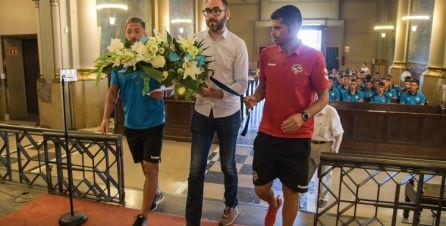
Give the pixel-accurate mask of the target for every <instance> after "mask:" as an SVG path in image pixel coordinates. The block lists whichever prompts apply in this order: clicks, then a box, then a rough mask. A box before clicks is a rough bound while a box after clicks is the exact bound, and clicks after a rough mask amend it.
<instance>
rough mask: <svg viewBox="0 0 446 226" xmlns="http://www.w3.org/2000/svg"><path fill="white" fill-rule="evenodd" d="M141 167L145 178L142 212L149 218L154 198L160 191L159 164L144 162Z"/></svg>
mask: <svg viewBox="0 0 446 226" xmlns="http://www.w3.org/2000/svg"><path fill="white" fill-rule="evenodd" d="M141 166H142V170H143V172H144V177H145V180H144V186H143V201H142V207H141V211H142V213H143V214H144V215H145V216H146V217H147V214H148V213H149V212H150V207H151V206H152V201H153V197H154V196H155V193H156V191H157V189H158V170H159V164H158V163H151V162H147V161H142V162H141Z"/></svg>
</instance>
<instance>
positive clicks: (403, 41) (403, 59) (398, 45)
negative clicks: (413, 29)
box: [389, 0, 410, 84]
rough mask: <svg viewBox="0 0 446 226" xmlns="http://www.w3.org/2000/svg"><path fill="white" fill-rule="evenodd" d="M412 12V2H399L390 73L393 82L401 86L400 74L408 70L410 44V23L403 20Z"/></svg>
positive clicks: (402, 0)
mask: <svg viewBox="0 0 446 226" xmlns="http://www.w3.org/2000/svg"><path fill="white" fill-rule="evenodd" d="M409 12H410V1H408V0H399V1H398V13H397V18H396V31H395V51H394V57H393V64H392V65H391V66H390V68H389V73H390V74H391V75H392V82H393V83H394V84H400V74H401V73H402V72H403V71H405V70H407V69H408V68H407V42H408V35H409V34H408V22H407V21H404V20H402V19H401V18H402V17H403V16H406V15H408V14H409Z"/></svg>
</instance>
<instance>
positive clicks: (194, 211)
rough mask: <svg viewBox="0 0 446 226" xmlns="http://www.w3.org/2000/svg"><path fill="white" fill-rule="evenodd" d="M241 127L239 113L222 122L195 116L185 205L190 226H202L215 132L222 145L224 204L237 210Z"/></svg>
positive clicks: (193, 117) (221, 119)
mask: <svg viewBox="0 0 446 226" xmlns="http://www.w3.org/2000/svg"><path fill="white" fill-rule="evenodd" d="M240 123H241V117H240V111H238V112H236V113H234V114H233V115H231V116H228V117H223V118H214V117H212V115H211V116H210V117H206V116H204V115H201V114H199V113H197V112H194V113H193V116H192V126H191V131H192V148H191V160H190V171H189V179H188V190H187V201H186V221H187V225H200V220H201V213H202V207H203V186H204V174H205V170H206V166H207V159H208V155H209V150H210V148H211V145H212V140H213V139H214V134H215V132H217V136H218V141H219V144H220V145H219V146H220V163H221V170H222V172H223V175H224V183H225V193H224V196H225V204H226V206H229V207H235V206H237V204H238V200H237V186H238V178H237V168H236V167H235V147H236V144H237V134H238V130H239V128H240Z"/></svg>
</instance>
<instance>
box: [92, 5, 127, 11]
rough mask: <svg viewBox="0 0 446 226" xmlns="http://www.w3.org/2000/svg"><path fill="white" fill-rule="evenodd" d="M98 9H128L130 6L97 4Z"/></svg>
mask: <svg viewBox="0 0 446 226" xmlns="http://www.w3.org/2000/svg"><path fill="white" fill-rule="evenodd" d="M96 9H97V10H101V9H122V10H128V9H129V7H128V6H127V5H126V4H111V3H108V4H97V5H96Z"/></svg>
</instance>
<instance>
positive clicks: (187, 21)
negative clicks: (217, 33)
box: [170, 19, 192, 24]
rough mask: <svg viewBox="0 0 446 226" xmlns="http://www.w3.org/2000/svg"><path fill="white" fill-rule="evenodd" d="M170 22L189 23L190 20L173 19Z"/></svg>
mask: <svg viewBox="0 0 446 226" xmlns="http://www.w3.org/2000/svg"><path fill="white" fill-rule="evenodd" d="M170 22H171V23H173V24H179V23H186V24H191V23H192V20H189V19H173V20H171V21H170Z"/></svg>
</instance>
